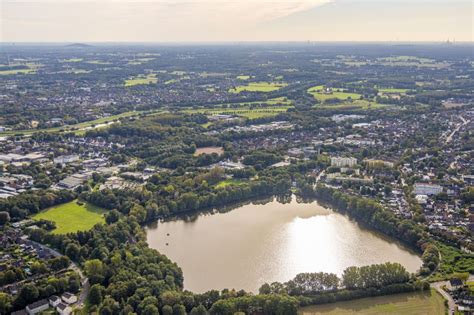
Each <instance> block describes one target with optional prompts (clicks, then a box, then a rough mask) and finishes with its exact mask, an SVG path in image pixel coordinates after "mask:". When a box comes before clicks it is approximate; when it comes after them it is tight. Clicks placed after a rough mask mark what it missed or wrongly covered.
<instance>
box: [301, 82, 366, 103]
mask: <svg viewBox="0 0 474 315" xmlns="http://www.w3.org/2000/svg"><path fill="white" fill-rule="evenodd" d="M308 93H309V94H311V95H312V96H313V97H314V98H315V99H317V100H318V101H320V102H324V101H325V100H328V99H332V98H337V99H340V100H347V99H353V100H358V99H359V98H360V94H357V93H349V92H344V91H343V90H342V89H332V92H329V93H326V92H324V89H323V86H321V85H318V86H314V87H312V88H309V89H308Z"/></svg>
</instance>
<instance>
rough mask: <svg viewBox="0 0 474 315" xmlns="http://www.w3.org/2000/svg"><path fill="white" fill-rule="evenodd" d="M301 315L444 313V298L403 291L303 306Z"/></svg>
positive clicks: (409, 314) (424, 293)
mask: <svg viewBox="0 0 474 315" xmlns="http://www.w3.org/2000/svg"><path fill="white" fill-rule="evenodd" d="M298 314H299V315H349V314H350V315H380V314H385V315H388V314H393V315H398V314H403V315H444V314H446V306H445V305H444V299H443V297H442V296H441V295H439V294H438V293H437V292H436V291H434V290H431V291H430V292H417V293H401V294H393V295H385V296H378V297H371V298H363V299H357V300H352V301H345V302H338V303H330V304H322V305H314V306H308V307H303V308H301V309H300V310H299V312H298Z"/></svg>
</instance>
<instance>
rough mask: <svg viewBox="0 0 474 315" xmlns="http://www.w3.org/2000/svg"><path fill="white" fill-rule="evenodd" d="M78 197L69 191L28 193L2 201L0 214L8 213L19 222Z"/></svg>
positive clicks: (0, 200)
mask: <svg viewBox="0 0 474 315" xmlns="http://www.w3.org/2000/svg"><path fill="white" fill-rule="evenodd" d="M76 197H77V196H76V194H75V193H74V192H72V191H68V190H59V191H53V190H36V191H28V192H24V193H21V194H19V195H17V196H12V197H10V198H3V199H0V212H8V213H9V214H10V218H11V220H12V221H18V220H21V219H24V218H26V217H27V216H28V215H31V214H35V213H38V212H39V211H41V210H43V209H46V208H49V207H52V206H55V205H59V204H62V203H66V202H69V201H71V200H74V199H75V198H76Z"/></svg>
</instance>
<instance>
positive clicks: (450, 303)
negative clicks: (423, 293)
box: [430, 281, 456, 315]
mask: <svg viewBox="0 0 474 315" xmlns="http://www.w3.org/2000/svg"><path fill="white" fill-rule="evenodd" d="M447 284H448V281H439V282H433V283H431V285H430V286H431V287H432V288H433V289H435V290H436V291H438V293H439V294H441V295H442V296H443V297H444V299H445V300H446V301H448V310H449V312H448V314H449V315H453V314H454V311H455V309H456V303H455V302H454V300H453V298H452V297H451V295H450V294H448V292H446V291H444V290H443V286H445V285H447Z"/></svg>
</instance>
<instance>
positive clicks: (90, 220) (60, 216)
mask: <svg viewBox="0 0 474 315" xmlns="http://www.w3.org/2000/svg"><path fill="white" fill-rule="evenodd" d="M104 213H105V210H104V209H101V208H99V207H96V206H93V205H91V204H88V203H84V204H82V205H79V204H78V203H77V200H73V201H71V202H68V203H64V204H62V205H59V206H56V207H52V208H49V209H46V210H44V211H41V212H40V213H38V214H36V215H34V216H33V219H34V220H40V219H45V220H49V221H53V222H55V223H56V229H54V230H53V231H52V233H54V234H66V233H71V232H77V231H87V230H90V229H91V228H92V227H93V226H94V225H96V224H98V223H104V222H105V219H104Z"/></svg>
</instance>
